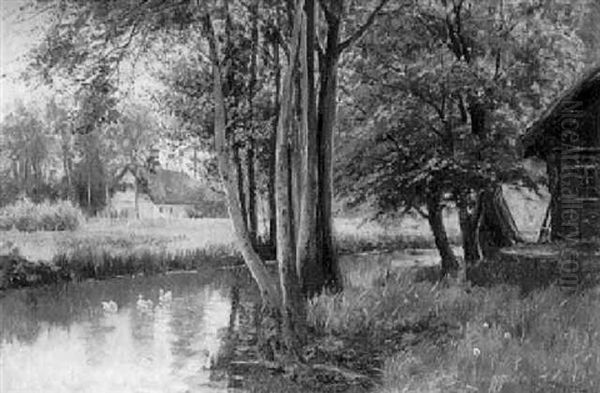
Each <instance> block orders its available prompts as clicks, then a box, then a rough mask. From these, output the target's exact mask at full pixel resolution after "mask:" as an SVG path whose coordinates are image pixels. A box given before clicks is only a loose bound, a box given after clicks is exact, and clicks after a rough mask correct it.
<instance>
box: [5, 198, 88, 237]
mask: <svg viewBox="0 0 600 393" xmlns="http://www.w3.org/2000/svg"><path fill="white" fill-rule="evenodd" d="M82 222H83V214H82V213H81V210H79V208H77V207H76V206H74V205H73V204H72V203H71V202H70V201H58V202H48V201H46V202H43V203H39V204H36V203H33V202H31V201H30V200H28V199H22V200H19V201H17V202H15V203H13V204H11V205H8V206H5V207H3V208H2V209H0V230H10V229H13V228H14V229H17V230H19V231H24V232H34V231H67V230H69V231H72V230H75V229H77V228H78V227H79V225H80V224H81V223H82Z"/></svg>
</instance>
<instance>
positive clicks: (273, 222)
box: [269, 39, 281, 248]
mask: <svg viewBox="0 0 600 393" xmlns="http://www.w3.org/2000/svg"><path fill="white" fill-rule="evenodd" d="M273 58H274V61H273V62H274V64H275V98H274V103H273V106H274V108H275V116H274V117H273V126H272V128H273V132H272V134H271V140H270V141H269V142H270V146H271V152H272V154H271V157H270V163H269V237H270V241H271V245H272V247H274V248H276V246H275V245H276V243H277V218H276V204H275V147H276V145H277V125H278V124H279V111H280V107H281V103H280V101H279V96H280V94H281V65H280V59H279V43H278V42H277V39H275V40H274V41H273Z"/></svg>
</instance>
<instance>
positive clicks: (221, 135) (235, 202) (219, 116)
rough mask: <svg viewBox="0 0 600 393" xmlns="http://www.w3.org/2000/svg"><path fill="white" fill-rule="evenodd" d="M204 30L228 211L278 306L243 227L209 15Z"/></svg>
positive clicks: (268, 299)
mask: <svg viewBox="0 0 600 393" xmlns="http://www.w3.org/2000/svg"><path fill="white" fill-rule="evenodd" d="M204 30H205V33H206V35H207V37H208V41H209V48H210V55H211V61H212V66H213V90H214V91H213V94H214V100H215V101H214V102H215V120H214V128H215V147H216V151H217V162H218V166H219V173H220V176H221V180H222V182H223V185H224V188H225V191H226V196H227V206H228V208H229V215H230V217H231V220H232V223H233V229H234V233H235V236H236V239H237V244H238V247H239V249H240V252H241V254H242V257H243V258H244V261H245V262H246V265H247V266H248V269H249V270H250V273H251V274H252V277H253V278H254V280H255V281H256V283H257V284H258V287H259V290H260V293H261V296H262V298H263V300H264V301H265V303H266V304H268V306H269V307H271V308H278V307H279V304H280V303H279V299H280V292H279V289H278V288H277V285H276V283H275V281H274V280H273V277H271V275H270V274H269V272H268V270H267V268H266V266H265V265H264V263H263V261H262V259H261V258H260V256H259V255H258V253H257V252H256V250H255V249H254V247H253V245H252V240H251V238H250V235H249V233H248V229H247V227H246V224H245V221H244V216H243V214H242V210H241V201H240V194H239V190H238V183H237V181H236V179H233V177H232V172H233V171H232V160H231V156H230V152H229V144H228V143H227V138H226V109H225V99H224V97H223V89H222V84H221V67H220V64H219V58H218V53H219V51H218V48H217V40H216V37H215V35H214V30H213V27H212V22H211V20H210V16H209V15H208V14H207V15H205V19H204Z"/></svg>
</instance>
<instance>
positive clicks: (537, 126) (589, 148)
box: [522, 67, 600, 241]
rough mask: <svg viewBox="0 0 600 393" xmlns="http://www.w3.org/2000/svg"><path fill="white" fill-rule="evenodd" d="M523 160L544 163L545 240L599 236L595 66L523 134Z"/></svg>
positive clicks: (599, 83) (599, 124)
mask: <svg viewBox="0 0 600 393" xmlns="http://www.w3.org/2000/svg"><path fill="white" fill-rule="evenodd" d="M522 142H523V147H524V149H525V150H524V154H525V158H528V157H538V158H540V159H543V160H544V161H545V162H546V167H547V174H548V188H549V191H550V193H551V195H552V197H551V202H550V206H549V209H548V213H549V214H548V215H547V216H548V221H549V224H548V225H547V227H548V229H549V232H550V238H551V240H553V241H558V240H573V241H580V240H597V239H598V238H600V67H598V68H596V69H594V70H592V71H591V72H589V73H588V74H587V75H585V76H584V77H583V78H581V79H580V80H579V81H578V82H577V83H576V84H575V85H574V86H573V87H571V88H570V89H569V90H567V91H566V92H565V93H564V94H562V95H561V96H560V97H559V98H558V99H557V100H556V101H555V102H554V103H553V104H552V105H551V106H550V107H549V108H548V109H547V110H546V111H545V112H544V114H543V115H542V116H541V118H540V119H538V120H537V121H536V122H535V123H534V124H533V125H532V126H531V127H530V128H529V129H528V130H527V133H526V134H525V135H524V137H523V139H522Z"/></svg>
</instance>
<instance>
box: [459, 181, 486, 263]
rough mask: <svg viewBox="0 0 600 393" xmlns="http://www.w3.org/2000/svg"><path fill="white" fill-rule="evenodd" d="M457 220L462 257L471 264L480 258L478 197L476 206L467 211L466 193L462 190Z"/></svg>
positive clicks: (479, 209)
mask: <svg viewBox="0 0 600 393" xmlns="http://www.w3.org/2000/svg"><path fill="white" fill-rule="evenodd" d="M457 199H458V220H459V225H460V231H461V237H462V244H463V253H464V259H465V263H466V265H467V266H472V265H473V264H475V263H477V262H478V261H479V260H481V256H482V253H481V247H480V243H479V227H480V225H481V213H482V208H481V204H480V197H477V200H476V201H475V204H476V206H475V207H473V208H472V211H469V200H468V195H466V194H465V193H464V192H462V193H461V194H460V195H459V196H458V197H457Z"/></svg>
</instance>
